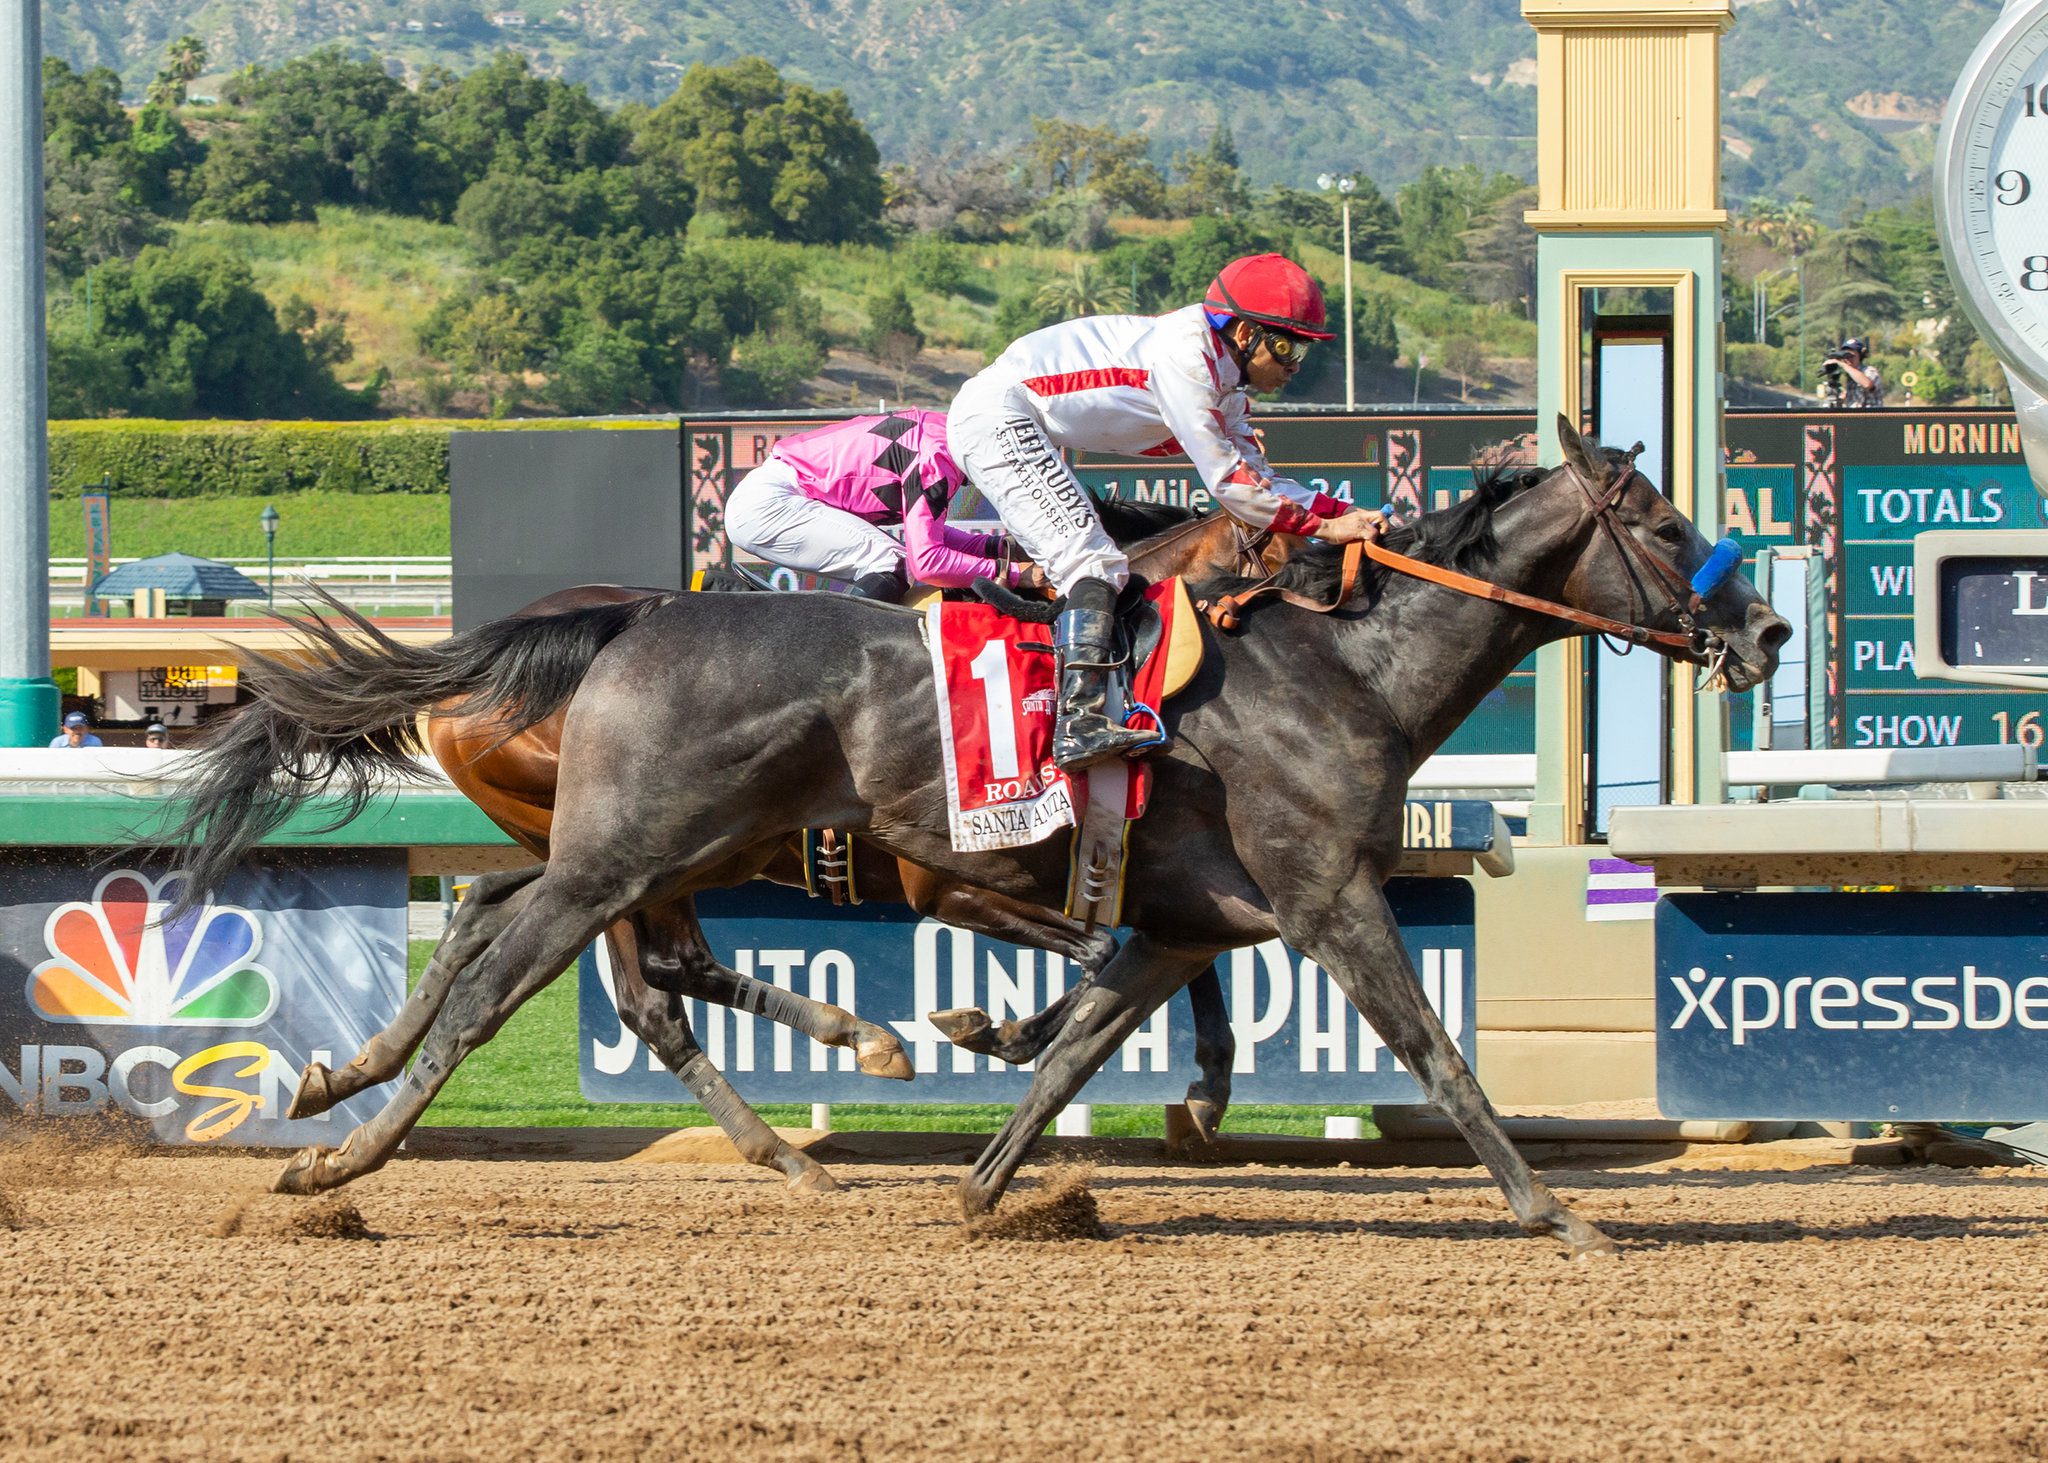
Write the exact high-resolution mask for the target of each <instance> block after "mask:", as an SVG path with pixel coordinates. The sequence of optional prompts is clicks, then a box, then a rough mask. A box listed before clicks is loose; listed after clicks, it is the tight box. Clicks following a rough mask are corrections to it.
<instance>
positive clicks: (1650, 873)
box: [1586, 858, 1657, 920]
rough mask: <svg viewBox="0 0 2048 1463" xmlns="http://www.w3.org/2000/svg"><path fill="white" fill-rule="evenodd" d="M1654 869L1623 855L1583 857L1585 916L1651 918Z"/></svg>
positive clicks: (1653, 913) (1654, 895)
mask: <svg viewBox="0 0 2048 1463" xmlns="http://www.w3.org/2000/svg"><path fill="white" fill-rule="evenodd" d="M1656 915H1657V871H1656V870H1655V869H1653V868H1651V867H1650V865H1648V864H1632V863H1630V862H1629V861H1628V860H1627V859H1625V858H1595V859H1587V860H1586V918H1587V919H1589V920H1617V919H1654V918H1656Z"/></svg>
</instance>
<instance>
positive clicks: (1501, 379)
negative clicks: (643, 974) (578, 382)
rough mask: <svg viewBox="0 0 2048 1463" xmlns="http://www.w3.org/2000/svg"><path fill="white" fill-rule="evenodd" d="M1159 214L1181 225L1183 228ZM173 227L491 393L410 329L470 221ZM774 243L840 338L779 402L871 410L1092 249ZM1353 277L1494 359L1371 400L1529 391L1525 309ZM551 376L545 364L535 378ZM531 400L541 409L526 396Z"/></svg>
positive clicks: (438, 294) (415, 403) (351, 365)
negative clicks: (917, 341)
mask: <svg viewBox="0 0 2048 1463" xmlns="http://www.w3.org/2000/svg"><path fill="white" fill-rule="evenodd" d="M1154 227H1155V228H1156V229H1163V230H1168V231H1174V230H1178V229H1180V228H1182V227H1184V225H1181V224H1160V225H1155V226H1154ZM176 236H177V238H178V239H179V240H180V241H181V242H213V243H219V244H224V245H226V246H227V247H228V248H230V249H232V250H233V251H234V252H235V253H236V254H237V255H238V256H239V257H241V258H243V259H245V260H246V261H247V262H248V263H249V266H250V268H251V270H252V272H253V274H254V277H255V283H256V285H257V287H258V288H259V289H261V290H262V291H263V292H264V294H265V295H266V296H268V297H269V298H270V299H271V300H273V301H281V300H284V299H286V298H288V297H290V296H292V295H298V296H300V297H302V298H303V299H305V300H306V301H307V302H309V303H310V304H312V305H313V306H314V307H316V308H317V309H318V311H319V312H320V314H321V316H322V317H323V318H329V319H334V320H338V321H340V322H342V323H343V324H344V326H345V328H346V329H347V332H348V336H349V340H350V342H351V343H352V344H353V346H354V348H355V351H354V355H353V356H352V357H351V358H350V360H349V362H348V366H347V370H346V372H345V375H346V377H347V378H348V380H349V381H350V382H351V383H360V382H361V381H362V380H364V379H365V378H367V377H368V376H369V375H370V374H371V373H372V372H374V371H376V370H378V369H379V368H381V369H383V370H384V371H387V372H389V373H390V376H391V384H390V387H389V388H388V390H387V392H386V396H385V405H386V407H387V408H388V409H390V410H392V411H394V412H395V413H397V414H399V415H410V414H416V413H419V412H422V411H426V412H453V413H455V414H458V415H461V414H475V413H480V412H481V411H482V410H483V407H484V403H483V400H482V398H481V397H480V396H479V395H478V394H477V393H476V392H475V390H474V389H473V388H472V387H469V386H466V385H465V386H463V387H460V388H458V389H449V388H447V387H446V386H444V387H443V388H442V390H441V392H440V393H439V394H436V392H435V390H434V386H433V383H434V382H435V381H436V380H437V379H438V380H440V381H443V382H446V381H447V380H448V379H449V376H450V371H449V367H448V365H447V363H446V362H443V361H438V360H436V359H434V358H433V357H431V356H430V355H428V354H426V353H425V352H423V351H422V350H421V349H420V346H419V344H418V341H417V340H416V338H415V335H414V327H415V325H416V324H417V322H418V321H419V320H421V319H422V318H424V317H425V316H426V315H428V314H429V313H430V312H431V311H432V310H433V308H434V306H435V305H436V304H437V303H439V301H440V300H441V299H442V298H443V297H444V296H446V295H448V294H450V293H451V292H454V291H456V290H459V289H460V288H461V287H462V286H463V284H464V283H465V282H466V281H467V279H468V278H469V277H470V274H471V272H472V266H471V265H470V264H469V263H468V262H467V260H466V258H465V255H464V251H463V247H462V242H461V234H460V232H459V231H458V230H457V229H455V228H454V227H453V226H451V225H448V224H431V223H425V222H422V221H421V220H418V219H403V218H394V217H392V216H391V215H389V214H382V213H373V212H368V211H365V210H358V209H349V208H337V207H331V206H328V207H323V208H321V210H320V217H319V221H318V222H317V223H310V224H222V223H197V224H193V223H187V224H180V225H178V226H177V229H176ZM763 247H764V248H766V249H768V250H770V251H772V252H773V253H775V254H777V255H780V256H782V257H785V258H787V259H788V260H789V261H791V263H792V264H793V265H794V266H795V268H796V271H797V278H798V280H799V281H800V283H801V286H802V288H803V289H804V291H805V292H806V293H807V294H809V295H810V296H811V297H813V298H814V299H816V300H817V301H818V304H819V307H820V323H821V325H822V326H823V328H824V330H825V332H826V335H827V339H828V342H829V344H830V350H829V352H828V355H827V359H826V363H825V366H824V369H823V370H822V371H820V372H819V373H818V375H817V376H816V377H815V378H814V379H812V380H811V381H809V382H808V383H806V384H804V385H801V386H799V387H797V388H796V389H794V390H793V391H791V392H790V393H789V394H788V395H787V396H785V397H783V398H781V399H779V400H777V401H776V402H774V403H772V404H773V405H777V406H789V407H814V408H817V409H820V410H832V411H837V410H851V409H857V408H864V407H867V406H868V405H870V404H871V403H873V402H874V401H876V400H877V399H880V398H886V399H888V400H890V401H894V402H899V403H908V404H911V405H928V406H939V405H943V404H944V403H945V402H946V401H947V400H949V399H950V398H951V396H952V393H953V392H954V391H955V390H957V389H958V388H959V386H960V384H961V383H962V382H963V381H965V380H966V379H967V377H969V376H971V375H972V374H973V373H974V372H976V371H978V370H979V369H981V366H982V364H983V362H984V360H985V359H986V355H987V352H988V350H989V348H990V346H991V345H992V344H994V343H995V340H996V333H997V331H998V326H997V324H996V306H997V302H998V300H999V299H1000V298H1001V297H1003V296H1005V295H1014V294H1019V293H1029V291H1030V290H1031V289H1032V288H1033V287H1035V286H1036V284H1038V283H1039V282H1041V281H1042V280H1044V279H1045V278H1046V277H1047V276H1048V275H1051V274H1054V273H1057V272H1060V271H1063V270H1065V269H1068V268H1070V267H1071V266H1072V265H1073V264H1074V263H1076V262H1077V261H1079V260H1081V259H1083V258H1085V257H1086V256H1083V255H1078V254H1074V253H1071V252H1069V251H1066V250H1059V249H1042V248H1036V247H1032V246H1030V245H1026V244H1015V243H1006V244H986V245H978V246H974V247H973V248H972V251H971V253H972V265H973V272H972V275H971V277H970V282H969V283H967V284H966V285H964V286H963V287H962V288H961V289H960V290H959V291H958V292H952V293H944V292H938V291H934V290H931V289H929V288H927V287H925V286H924V285H922V284H920V283H919V281H918V279H917V278H916V271H915V269H914V267H913V265H912V262H911V260H910V259H909V258H908V257H906V255H905V254H904V253H903V252H902V251H899V250H891V249H886V248H879V247H875V246H869V245H801V244H767V245H764V246H763ZM1301 253H1302V257H1303V259H1304V261H1305V262H1306V263H1307V264H1308V265H1309V267H1310V268H1312V269H1315V270H1317V271H1319V272H1320V273H1322V274H1323V275H1324V276H1325V277H1327V278H1336V277H1338V275H1339V273H1340V270H1341V267H1342V266H1341V264H1340V262H1339V259H1338V256H1337V255H1336V254H1334V253H1333V252H1331V251H1329V250H1327V249H1322V248H1318V247H1316V246H1314V245H1312V244H1304V245H1303V247H1302V250H1301ZM1355 278H1356V280H1357V284H1358V289H1359V291H1360V294H1361V296H1364V295H1377V296H1380V297H1382V298H1384V299H1385V300H1387V301H1388V303H1389V305H1390V306H1391V308H1392V311H1393V315H1394V321H1395V326H1396V334H1397V337H1398V340H1399V344H1400V349H1401V351H1402V354H1403V356H1404V357H1405V358H1407V359H1409V360H1413V359H1414V358H1415V357H1416V356H1417V355H1431V354H1432V353H1433V352H1435V353H1438V354H1440V353H1441V352H1440V342H1442V341H1444V340H1446V339H1450V338H1466V337H1469V338H1472V339H1475V340H1477V341H1478V342H1479V344H1480V347H1481V349H1482V352H1483V355H1484V357H1485V359H1486V360H1487V362H1488V363H1489V364H1488V368H1487V369H1486V370H1485V371H1484V373H1483V374H1481V375H1478V376H1475V377H1474V378H1472V380H1471V381H1470V382H1469V389H1470V394H1469V395H1468V394H1467V391H1466V387H1467V385H1468V383H1463V382H1460V381H1459V380H1458V379H1457V378H1456V377H1447V376H1444V375H1442V374H1441V373H1438V372H1434V371H1429V370H1425V371H1424V372H1423V374H1422V377H1421V379H1420V380H1419V381H1418V380H1417V379H1416V378H1415V376H1414V374H1413V370H1412V368H1411V367H1408V366H1398V367H1396V366H1388V367H1385V368H1383V369H1374V368H1370V367H1368V368H1366V369H1365V370H1363V371H1362V372H1361V375H1360V379H1359V394H1360V397H1361V399H1363V400H1367V401H1396V400H1399V401H1406V400H1408V399H1409V397H1410V395H1411V394H1417V395H1419V399H1421V400H1424V401H1458V400H1461V399H1466V400H1474V401H1496V402H1498V401H1519V400H1526V399H1528V385H1529V381H1530V380H1531V379H1533V377H1532V372H1531V370H1530V368H1529V365H1528V363H1529V360H1530V358H1531V357H1532V356H1533V354H1534V351H1535V327H1534V326H1533V325H1531V324H1530V323H1529V322H1528V321H1527V320H1525V319H1523V318H1522V317H1521V316H1520V315H1519V314H1513V313H1502V312H1499V311H1495V310H1492V309H1489V308H1487V307H1486V306H1483V305H1479V304H1475V303H1473V302H1472V301H1469V300H1464V299H1460V298H1458V297H1457V296H1456V295H1453V294H1450V293H1448V292H1446V291H1442V290H1437V289H1432V288H1430V287H1429V286H1427V285H1424V284H1420V283H1417V282H1416V281H1414V280H1410V279H1405V278H1402V277H1401V276H1398V275H1394V274H1390V273H1388V272H1387V271H1385V270H1382V269H1378V268H1376V267H1374V266H1371V265H1366V264H1361V265H1358V266H1357V268H1356V274H1355ZM895 286H900V287H902V288H903V289H904V291H905V292H906V294H907V295H908V297H909V299H910V301H911V304H912V307H913V309H914V310H915V313H916V318H917V320H918V322H919V325H920V326H921V328H922V329H923V330H924V332H925V335H926V346H925V349H924V350H923V351H922V352H921V353H919V355H918V356H917V358H916V360H915V361H914V362H913V363H911V365H910V366H909V367H908V368H907V369H906V370H905V371H904V372H902V373H901V374H900V375H899V374H898V372H896V371H895V370H893V369H891V368H890V367H888V366H886V365H884V364H883V363H881V362H879V361H877V360H875V359H874V358H873V357H871V356H868V355H865V354H863V353H862V352H861V351H860V350H859V348H858V345H857V339H858V337H859V335H860V333H861V329H862V326H863V324H864V322H865V319H866V316H865V312H864V301H865V300H866V298H867V297H868V296H869V295H870V294H871V293H873V292H874V291H876V290H878V289H886V288H890V287H895ZM1325 375H1326V379H1325V380H1324V382H1323V385H1324V387H1325V390H1324V392H1322V393H1320V394H1319V395H1318V396H1317V397H1316V398H1315V399H1323V400H1336V399H1338V397H1337V392H1338V390H1339V388H1340V386H1341V377H1340V376H1339V375H1338V374H1337V373H1336V371H1335V368H1334V366H1333V367H1332V368H1331V369H1330V370H1328V371H1326V373H1325ZM540 381H541V378H540V377H538V376H536V377H535V378H534V379H533V382H532V383H531V384H533V385H536V386H537V385H539V384H540ZM764 404H765V403H762V402H759V401H751V400H747V399H744V398H742V399H727V398H726V397H724V396H722V395H720V394H718V393H716V392H707V393H706V394H705V395H704V396H702V397H701V398H700V399H699V400H698V401H697V402H696V403H695V405H696V406H697V407H699V408H702V409H715V408H720V407H738V408H745V407H753V406H761V405H764ZM522 409H523V410H533V409H535V408H534V405H533V403H532V402H531V401H529V402H527V403H526V404H525V406H524V407H523V408H522Z"/></svg>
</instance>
